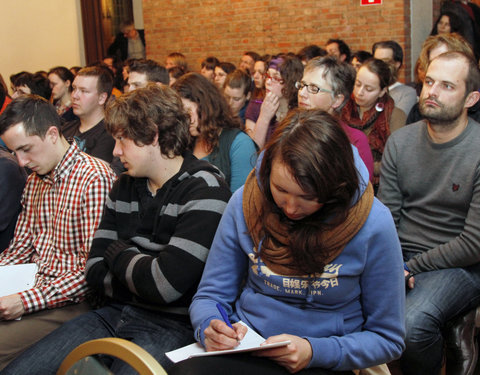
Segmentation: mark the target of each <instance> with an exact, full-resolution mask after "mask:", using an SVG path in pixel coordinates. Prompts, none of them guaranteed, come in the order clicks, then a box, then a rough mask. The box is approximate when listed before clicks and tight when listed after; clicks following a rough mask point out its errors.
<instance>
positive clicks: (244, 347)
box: [165, 321, 290, 363]
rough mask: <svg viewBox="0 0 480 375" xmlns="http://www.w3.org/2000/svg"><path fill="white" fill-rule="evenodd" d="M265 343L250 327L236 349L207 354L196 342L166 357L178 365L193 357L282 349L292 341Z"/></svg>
mask: <svg viewBox="0 0 480 375" xmlns="http://www.w3.org/2000/svg"><path fill="white" fill-rule="evenodd" d="M239 323H241V324H243V325H244V326H246V327H248V326H247V325H246V324H245V323H243V322H242V321H240V322H239ZM264 341H265V339H264V338H263V337H262V336H260V335H259V334H258V333H257V332H255V331H254V330H253V329H251V328H250V327H248V331H247V334H246V335H245V337H244V338H243V340H242V341H240V344H238V346H237V347H236V348H234V349H230V350H219V351H215V352H206V351H205V349H204V348H203V346H202V344H200V343H199V342H196V343H194V344H190V345H187V346H184V347H183V348H180V349H177V350H172V351H171V352H168V353H165V355H166V356H167V357H168V358H169V359H170V360H171V361H172V362H174V363H177V362H180V361H183V360H185V359H187V358H192V357H202V356H210V355H223V354H229V353H239V352H253V351H255V350H264V349H269V348H277V347H280V346H286V345H288V344H290V340H288V341H282V342H276V343H274V344H267V345H262V346H260V344H261V343H263V342H264Z"/></svg>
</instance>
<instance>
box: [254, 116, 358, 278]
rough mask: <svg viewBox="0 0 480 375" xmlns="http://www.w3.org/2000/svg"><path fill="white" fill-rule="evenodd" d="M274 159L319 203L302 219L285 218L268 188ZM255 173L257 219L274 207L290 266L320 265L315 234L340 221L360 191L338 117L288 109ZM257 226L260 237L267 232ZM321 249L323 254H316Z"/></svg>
mask: <svg viewBox="0 0 480 375" xmlns="http://www.w3.org/2000/svg"><path fill="white" fill-rule="evenodd" d="M274 161H275V162H278V161H280V162H282V163H283V164H285V166H286V167H287V168H288V169H289V171H290V173H291V174H292V176H294V178H295V181H296V183H297V184H298V185H299V186H300V187H301V188H302V190H304V191H305V193H307V194H309V195H310V194H311V195H313V196H315V197H316V199H317V200H318V202H319V203H323V204H324V205H323V207H322V208H321V209H319V210H318V211H317V212H315V213H313V214H312V215H310V216H308V217H306V218H303V219H301V220H289V219H288V218H287V217H286V216H285V215H284V214H283V212H282V211H281V210H280V208H278V207H277V205H276V204H275V201H274V199H273V196H272V193H271V190H270V174H271V170H272V163H273V162H274ZM259 178H260V181H261V188H262V190H263V192H264V194H265V198H266V199H265V200H266V204H265V206H264V207H263V210H262V213H261V215H260V218H259V219H260V221H261V222H265V221H266V218H267V215H268V213H270V212H276V213H277V214H278V215H279V216H280V218H281V220H282V222H285V223H286V224H287V225H289V227H290V228H289V233H290V238H289V239H290V250H291V254H292V256H293V259H294V263H295V266H296V267H298V268H299V269H301V270H303V271H304V272H306V273H311V272H315V270H318V269H319V267H323V266H324V263H322V261H324V260H325V259H327V258H328V257H329V250H328V249H326V248H325V247H324V246H322V245H323V244H321V243H318V239H319V236H318V233H319V231H325V230H328V229H330V228H333V227H335V226H337V225H339V224H340V223H342V222H343V221H344V220H345V219H346V217H347V215H348V211H349V209H350V206H351V205H352V203H353V200H354V198H355V197H356V195H357V194H358V192H359V177H358V175H357V169H356V167H355V162H354V158H353V152H352V147H351V145H350V141H349V139H348V137H347V135H346V134H345V132H344V131H343V129H342V128H341V127H340V126H339V125H338V123H337V120H335V118H333V117H332V116H331V115H329V114H327V113H326V112H324V111H321V110H308V111H307V110H299V109H297V110H293V111H291V112H290V113H289V115H288V116H287V117H286V118H285V119H284V120H283V121H282V122H281V123H280V124H279V126H278V127H277V129H276V130H275V133H274V134H273V136H272V139H271V140H270V142H269V143H268V144H267V146H266V148H265V153H264V156H263V160H262V163H261V167H260V171H259ZM262 231H263V233H262V236H270V233H268V230H267V229H266V227H265V226H264V227H263V229H262ZM270 238H272V237H271V236H270ZM322 253H323V254H324V256H319V254H322Z"/></svg>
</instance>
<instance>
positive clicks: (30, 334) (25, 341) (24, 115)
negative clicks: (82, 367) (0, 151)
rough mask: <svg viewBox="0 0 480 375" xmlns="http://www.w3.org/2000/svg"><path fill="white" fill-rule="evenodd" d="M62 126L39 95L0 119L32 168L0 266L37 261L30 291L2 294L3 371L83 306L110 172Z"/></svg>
mask: <svg viewBox="0 0 480 375" xmlns="http://www.w3.org/2000/svg"><path fill="white" fill-rule="evenodd" d="M60 125H61V120H60V118H59V116H58V115H57V113H56V111H55V108H54V107H53V106H52V105H51V104H50V103H48V102H47V101H46V100H44V99H42V98H40V97H39V96H24V97H21V98H18V99H16V100H14V101H13V102H12V103H11V104H10V105H9V106H8V107H7V109H6V110H5V111H4V112H3V114H2V115H1V116H0V136H1V137H2V139H3V141H4V142H5V143H6V145H7V147H8V148H9V149H10V150H12V151H14V152H15V154H16V156H17V159H18V161H19V164H20V165H21V166H24V167H27V168H29V169H30V170H32V172H33V173H32V174H31V175H30V177H29V178H28V181H27V184H26V186H25V190H24V193H23V197H22V212H21V213H20V216H19V218H18V222H17V226H16V228H15V235H14V238H13V240H12V242H11V244H10V247H9V248H8V249H7V250H5V251H4V252H3V253H2V254H1V255H0V266H4V265H14V264H22V263H36V265H37V266H38V271H37V274H36V278H35V284H34V286H33V288H31V289H28V290H25V291H23V292H20V293H16V294H11V295H7V296H3V297H0V332H1V334H0V370H1V369H2V368H3V367H5V366H6V365H7V364H8V363H9V362H10V361H11V360H12V359H13V358H14V357H15V356H16V355H17V354H18V353H20V352H22V351H23V350H24V349H25V348H26V347H28V346H30V345H31V344H33V343H35V342H36V341H38V340H39V339H40V338H42V337H43V336H45V335H46V334H48V333H49V332H51V331H52V330H54V329H55V328H57V327H58V326H59V325H61V324H62V323H63V322H65V321H67V320H70V319H71V318H73V317H75V316H77V315H79V314H81V313H83V312H85V311H86V310H88V306H87V305H86V303H85V302H83V301H84V298H85V293H86V291H87V285H86V282H85V276H84V271H85V261H86V258H87V255H88V252H89V250H90V245H91V242H92V238H93V234H94V232H95V230H96V229H97V226H98V224H99V222H100V219H101V216H102V213H103V208H104V203H105V199H106V196H107V194H108V192H109V191H110V188H111V187H112V184H113V182H114V180H115V174H114V173H113V172H112V170H111V169H110V168H109V167H108V165H107V164H106V163H104V162H103V161H101V160H99V159H96V158H93V157H91V156H89V155H87V154H85V153H83V152H81V151H80V150H79V148H78V146H77V145H76V143H75V142H73V143H72V144H71V145H70V144H69V143H68V142H67V141H66V139H65V138H64V137H63V136H62V134H61V132H60ZM0 272H1V267H0ZM12 281H14V280H12ZM17 318H21V320H15V319H17Z"/></svg>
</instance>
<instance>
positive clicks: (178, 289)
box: [86, 153, 230, 315]
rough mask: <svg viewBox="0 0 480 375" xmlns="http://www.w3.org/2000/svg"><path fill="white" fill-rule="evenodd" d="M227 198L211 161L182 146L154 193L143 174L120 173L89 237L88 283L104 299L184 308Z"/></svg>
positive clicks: (153, 307) (162, 308)
mask: <svg viewBox="0 0 480 375" xmlns="http://www.w3.org/2000/svg"><path fill="white" fill-rule="evenodd" d="M229 198H230V190H229V188H228V186H227V184H226V183H225V181H224V180H223V179H222V178H221V177H220V174H219V172H218V169H216V168H215V167H213V166H212V165H210V164H209V163H207V162H206V161H202V160H197V159H196V158H195V157H194V156H193V155H191V154H190V153H188V154H186V155H185V159H184V162H183V164H182V167H181V169H180V171H179V172H178V173H177V174H176V175H175V176H173V177H172V178H171V179H170V180H169V181H167V182H166V183H165V184H164V185H163V186H162V188H161V189H159V190H158V191H157V193H156V195H155V197H153V196H152V195H151V194H150V192H149V191H148V188H147V179H146V178H133V177H131V176H128V175H125V174H124V175H122V176H121V177H120V178H119V179H118V180H117V182H116V183H115V184H114V186H113V188H112V190H111V192H110V194H109V197H108V198H107V203H106V208H105V213H104V216H103V218H102V221H101V223H100V226H99V228H98V230H97V232H96V233H95V237H94V239H93V242H92V248H91V251H90V255H89V257H88V260H87V266H86V278H87V282H88V284H89V286H90V287H91V288H92V289H94V290H95V291H96V292H97V293H99V294H100V295H103V296H105V297H107V298H109V299H110V300H111V302H119V303H125V304H132V305H136V306H140V307H143V308H146V309H148V310H160V311H165V312H170V313H177V314H182V315H186V314H188V306H189V305H190V302H191V299H192V297H193V294H194V293H195V291H196V289H197V285H198V283H199V281H200V277H201V275H202V271H203V267H204V264H205V260H206V258H207V254H208V251H209V249H210V245H211V243H212V241H213V237H214V235H215V231H216V229H217V226H218V223H219V221H220V218H221V216H222V213H223V210H224V209H225V207H226V205H227V202H228V200H229Z"/></svg>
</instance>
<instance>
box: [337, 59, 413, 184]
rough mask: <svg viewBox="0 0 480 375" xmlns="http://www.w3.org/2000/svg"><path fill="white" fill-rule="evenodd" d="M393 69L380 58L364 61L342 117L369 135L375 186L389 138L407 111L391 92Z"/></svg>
mask: <svg viewBox="0 0 480 375" xmlns="http://www.w3.org/2000/svg"><path fill="white" fill-rule="evenodd" d="M391 80H392V73H391V70H390V67H389V66H388V64H387V63H385V62H383V61H382V60H378V59H369V60H367V61H365V62H364V63H363V64H362V66H361V67H360V69H359V70H358V72H357V77H356V80H355V86H354V88H353V94H352V97H351V98H350V100H349V101H348V102H347V104H346V105H345V107H343V110H342V116H341V119H342V121H344V122H346V123H347V125H349V126H351V127H352V128H355V129H359V130H361V131H363V132H364V133H365V134H366V135H367V137H368V143H369V145H370V149H371V150H372V154H373V160H374V186H377V185H378V182H379V176H380V162H381V160H382V155H383V149H384V148H385V143H386V142H387V138H388V137H389V136H390V134H391V133H393V132H394V131H395V130H398V129H399V128H401V127H402V126H404V125H405V121H406V115H405V113H404V112H403V111H402V110H401V109H398V108H397V107H395V102H394V101H393V99H392V98H391V97H390V95H389V94H388V86H389V85H390V83H391Z"/></svg>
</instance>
